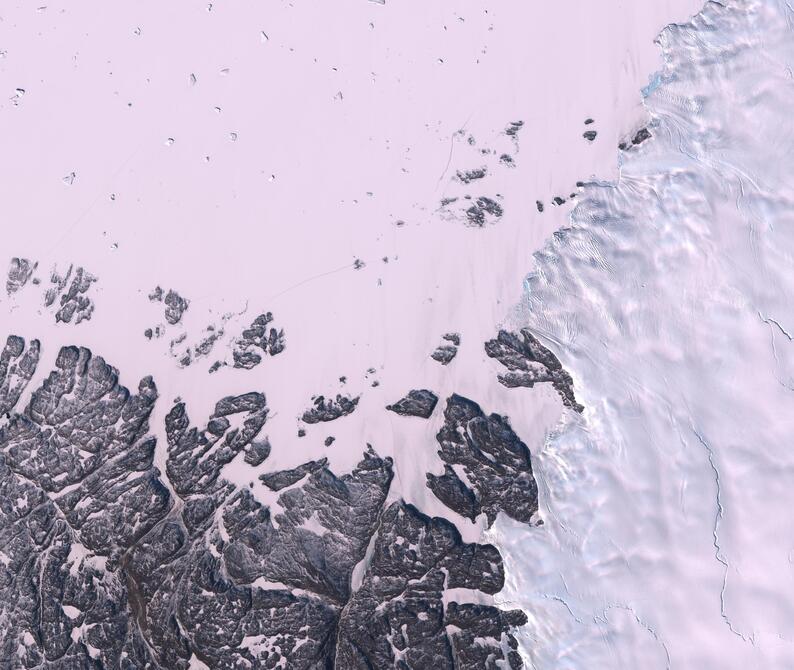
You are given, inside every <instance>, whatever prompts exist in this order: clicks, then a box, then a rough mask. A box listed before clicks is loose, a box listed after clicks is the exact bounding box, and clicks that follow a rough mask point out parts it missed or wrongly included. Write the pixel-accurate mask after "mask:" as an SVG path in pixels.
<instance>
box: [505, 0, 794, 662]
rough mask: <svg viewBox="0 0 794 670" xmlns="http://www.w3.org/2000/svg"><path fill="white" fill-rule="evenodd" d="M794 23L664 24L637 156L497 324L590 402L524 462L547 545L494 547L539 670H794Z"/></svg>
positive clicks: (776, 19)
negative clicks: (534, 484) (537, 347)
mask: <svg viewBox="0 0 794 670" xmlns="http://www.w3.org/2000/svg"><path fill="white" fill-rule="evenodd" d="M792 28H794V9H793V8H792V6H791V5H790V4H789V3H788V2H784V1H777V0H761V1H735V2H724V3H722V2H709V3H708V4H707V5H706V6H705V8H704V9H703V11H702V12H701V13H700V14H699V15H697V16H696V17H695V18H694V19H693V20H692V22H691V23H687V24H684V25H674V26H670V27H668V28H667V29H665V30H664V31H663V33H662V34H661V35H660V37H659V39H658V42H659V44H660V46H661V49H662V51H663V54H664V60H665V65H664V68H663V70H662V71H661V72H659V73H658V75H657V76H656V77H654V78H653V79H652V81H651V84H650V85H649V86H648V87H647V88H646V89H645V91H644V95H645V96H646V99H645V106H646V108H647V112H648V114H649V117H650V125H649V129H650V131H651V133H652V135H653V139H652V140H650V141H647V142H645V143H643V144H641V145H640V146H638V147H634V148H633V149H631V150H630V151H627V152H624V153H622V154H621V160H622V165H621V168H620V177H619V179H618V181H617V182H616V183H598V182H596V183H591V184H589V185H588V186H587V188H586V196H585V197H584V199H583V201H582V202H581V203H580V204H579V206H578V207H577V208H576V209H575V210H574V212H573V215H572V220H571V225H570V227H569V228H566V229H564V230H561V231H559V232H558V233H556V234H555V235H554V236H553V239H552V240H551V241H550V242H549V243H548V244H547V246H546V247H545V248H544V250H543V251H542V252H540V253H538V254H537V257H536V258H537V266H536V268H535V269H534V271H533V272H532V274H531V275H530V276H529V277H528V278H527V281H526V296H525V300H524V303H523V305H522V306H521V308H520V309H519V310H517V312H516V314H515V319H516V320H517V321H518V322H521V323H529V324H530V327H531V328H533V329H534V330H535V331H536V332H537V333H539V334H541V335H542V336H543V338H544V339H545V340H546V341H547V342H549V343H553V346H554V349H555V351H556V352H557V353H558V355H559V357H560V360H561V362H562V364H563V365H564V366H565V367H566V368H567V369H568V370H570V371H571V373H572V375H573V376H574V379H575V381H576V386H577V393H578V394H579V399H580V401H581V402H582V403H583V404H584V405H585V406H586V407H587V409H586V411H585V413H584V415H583V416H582V417H581V418H580V417H572V416H568V417H567V418H565V419H563V424H562V425H561V426H559V427H558V429H557V430H556V432H555V433H554V435H553V436H551V437H550V438H549V439H548V440H547V441H546V444H545V446H544V448H543V450H542V452H541V453H539V454H537V455H536V464H537V476H538V479H539V486H540V491H541V495H540V499H541V511H542V515H543V518H544V520H545V528H546V532H545V533H537V532H533V530H532V529H527V528H526V527H521V526H520V525H518V524H512V523H510V522H509V521H508V520H506V519H505V518H504V517H502V518H500V521H499V523H498V524H497V526H496V531H495V532H494V535H495V536H496V537H497V539H498V541H499V542H500V544H501V545H502V547H503V549H505V552H504V553H505V560H506V568H507V574H508V589H507V590H506V591H505V592H504V593H503V594H502V595H501V597H502V598H503V600H504V601H505V602H510V603H512V604H513V605H516V606H521V607H522V608H524V609H525V611H527V612H528V613H529V616H530V624H529V626H527V627H525V628H524V629H523V631H522V634H521V639H522V644H523V648H524V651H525V653H526V654H527V655H528V658H529V659H531V662H532V664H534V667H538V668H585V667H588V668H721V669H726V668H786V667H794V616H793V615H794V579H793V578H794V564H793V563H792V561H793V560H794V533H793V532H792V530H793V528H792V508H793V507H794V487H792V481H794V480H793V479H792V477H794V452H793V451H792V434H794V430H792V429H794V421H793V420H792V413H791V408H792V401H793V400H794V395H793V394H794V368H792V365H793V364H794V358H793V354H794V342H792V338H794V313H792V311H793V310H792V304H793V303H792V298H793V297H794V273H793V272H792V252H794V228H793V226H794V214H793V212H794V189H792V178H793V177H792V173H794V124H793V123H792V109H794V72H793V71H792V64H794V34H793V32H792ZM508 546H509V549H507V547H508Z"/></svg>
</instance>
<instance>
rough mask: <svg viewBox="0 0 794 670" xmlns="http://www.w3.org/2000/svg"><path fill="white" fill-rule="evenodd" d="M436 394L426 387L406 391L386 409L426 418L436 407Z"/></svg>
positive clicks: (404, 414)
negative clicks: (406, 392)
mask: <svg viewBox="0 0 794 670" xmlns="http://www.w3.org/2000/svg"><path fill="white" fill-rule="evenodd" d="M437 402H438V396H437V395H436V394H435V393H433V392H432V391H428V390H427V389H420V390H416V389H413V390H411V391H408V394H407V395H406V396H405V397H403V398H401V399H400V400H398V401H397V402H396V403H394V404H393V405H386V409H388V410H390V411H392V412H394V413H395V414H400V415H401V416H418V417H421V418H423V419H427V418H428V417H429V416H430V415H431V414H432V413H433V410H434V409H435V408H436V403H437Z"/></svg>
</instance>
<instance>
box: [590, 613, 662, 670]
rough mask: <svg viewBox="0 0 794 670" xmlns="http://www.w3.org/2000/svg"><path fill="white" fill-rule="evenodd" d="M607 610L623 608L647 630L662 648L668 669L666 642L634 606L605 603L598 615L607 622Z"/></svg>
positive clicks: (596, 619) (596, 618)
mask: <svg viewBox="0 0 794 670" xmlns="http://www.w3.org/2000/svg"><path fill="white" fill-rule="evenodd" d="M609 610H624V611H626V612H629V613H630V614H631V615H632V616H633V617H634V620H635V621H636V622H637V623H638V624H639V625H640V626H642V627H643V628H644V629H645V630H647V631H648V633H650V635H651V637H653V639H654V640H656V642H657V643H658V644H659V645H660V646H661V647H662V649H664V653H665V656H666V657H667V666H666V670H670V668H671V667H672V660H671V658H670V650H669V649H668V648H667V643H666V642H665V641H664V640H663V639H662V638H661V637H659V634H658V633H657V632H656V630H655V629H654V628H653V626H651V625H650V624H649V623H648V622H647V621H645V620H644V619H643V618H642V617H641V616H640V615H639V614H637V612H635V611H634V608H633V607H632V606H631V605H626V604H622V603H614V604H612V605H607V606H606V607H605V608H604V612H603V614H602V615H601V617H600V618H601V620H602V621H603V622H604V623H607V622H608V619H607V612H608V611H609ZM598 619H599V617H598V616H595V617H593V620H594V621H596V622H598Z"/></svg>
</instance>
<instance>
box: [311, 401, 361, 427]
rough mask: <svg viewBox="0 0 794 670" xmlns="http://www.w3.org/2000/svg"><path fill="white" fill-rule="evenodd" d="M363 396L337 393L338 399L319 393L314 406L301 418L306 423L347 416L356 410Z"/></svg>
mask: <svg viewBox="0 0 794 670" xmlns="http://www.w3.org/2000/svg"><path fill="white" fill-rule="evenodd" d="M360 397H361V396H356V397H355V398H350V397H347V396H343V395H340V394H337V396H336V400H332V399H330V398H326V397H325V396H321V395H318V396H316V397H315V398H314V399H313V400H314V407H311V408H310V409H307V410H306V411H305V412H304V413H303V416H302V417H301V419H302V420H303V421H304V422H305V423H320V422H321V421H334V420H335V419H338V418H339V417H342V416H347V415H348V414H352V413H353V411H355V409H356V406H357V405H358V401H359V399H360Z"/></svg>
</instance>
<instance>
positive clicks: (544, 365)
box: [485, 328, 584, 412]
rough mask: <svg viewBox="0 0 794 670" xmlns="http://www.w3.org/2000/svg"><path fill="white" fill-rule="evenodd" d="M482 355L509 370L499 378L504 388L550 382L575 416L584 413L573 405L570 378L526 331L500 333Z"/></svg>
mask: <svg viewBox="0 0 794 670" xmlns="http://www.w3.org/2000/svg"><path fill="white" fill-rule="evenodd" d="M485 352H486V353H487V354H488V356H490V357H491V358H495V359H496V360H498V361H499V362H500V363H501V364H502V365H504V366H505V367H506V368H507V369H508V370H509V372H508V373H507V374H502V375H499V377H498V379H499V382H500V383H501V384H502V385H503V386H507V387H508V388H516V387H519V386H525V387H527V388H532V387H533V386H534V385H535V384H541V383H543V382H549V383H551V385H552V386H553V387H554V388H555V389H556V391H557V393H559V394H560V398H561V399H562V402H563V404H564V405H565V406H566V407H568V408H570V409H572V410H574V411H576V412H583V411H584V407H583V406H582V405H580V404H579V403H578V402H576V396H575V395H574V392H573V379H572V378H571V375H570V374H568V372H567V371H566V370H564V369H563V367H562V365H561V364H560V361H559V359H558V358H557V357H556V356H555V355H554V354H553V353H552V352H551V351H550V350H549V349H547V348H546V347H544V346H543V345H542V344H541V343H540V341H539V340H538V339H537V338H536V337H535V336H534V335H533V334H532V333H530V332H529V330H527V329H526V328H523V329H521V332H520V333H510V332H508V331H506V330H500V331H499V334H498V336H497V337H496V339H494V340H489V341H488V342H486V343H485Z"/></svg>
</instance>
